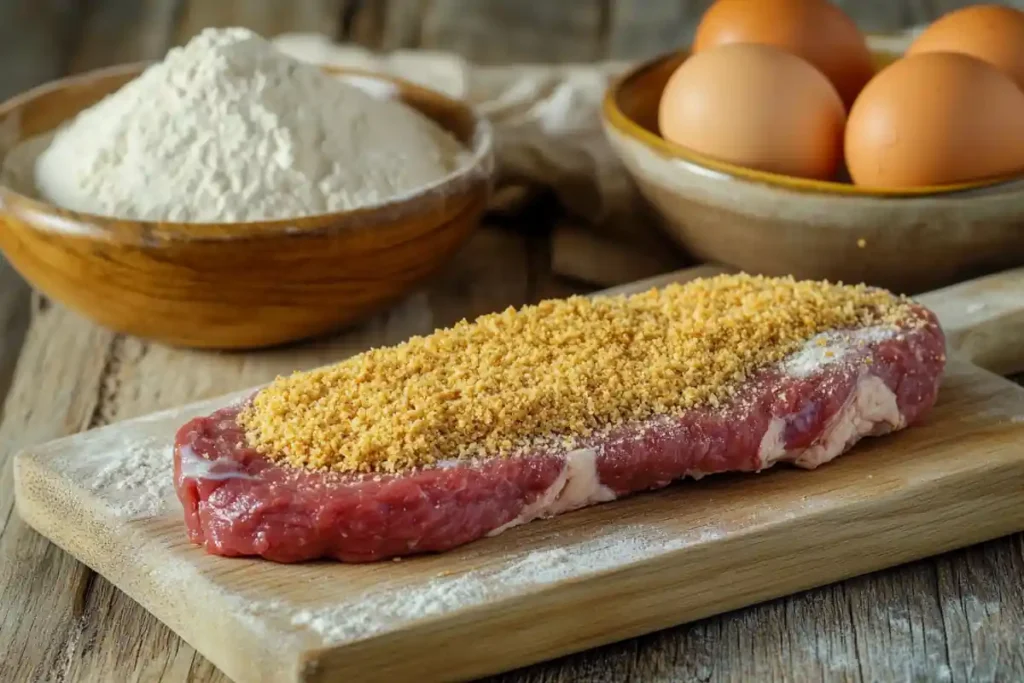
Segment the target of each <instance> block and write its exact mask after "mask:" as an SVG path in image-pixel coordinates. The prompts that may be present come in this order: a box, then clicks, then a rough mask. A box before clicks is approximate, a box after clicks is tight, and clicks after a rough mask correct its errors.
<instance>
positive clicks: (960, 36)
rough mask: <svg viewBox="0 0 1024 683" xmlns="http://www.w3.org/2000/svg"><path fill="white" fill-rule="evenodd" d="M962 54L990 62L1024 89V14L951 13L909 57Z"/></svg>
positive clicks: (990, 9)
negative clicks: (938, 53)
mask: <svg viewBox="0 0 1024 683" xmlns="http://www.w3.org/2000/svg"><path fill="white" fill-rule="evenodd" d="M926 52H960V53H963V54H965V55H971V56H972V57H977V58H978V59H980V60H982V61H984V62H988V63H989V64H991V65H992V66H994V67H996V68H997V69H999V70H1000V71H1002V72H1003V73H1005V74H1007V75H1008V76H1009V77H1010V78H1012V79H1013V80H1014V81H1016V82H1017V85H1019V86H1020V87H1021V88H1024V12H1021V11H1020V10H1016V9H1013V8H1011V7H1001V6H999V5H976V6H973V7H965V8H963V9H960V10H957V11H955V12H950V13H949V14H946V15H945V16H943V17H941V18H939V19H938V20H936V21H935V22H934V23H933V24H932V25H931V26H929V27H928V28H927V29H925V31H924V33H922V34H921V35H920V36H918V37H917V39H916V40H914V42H913V43H912V44H911V45H910V49H908V50H907V54H908V55H917V54H924V53H926Z"/></svg>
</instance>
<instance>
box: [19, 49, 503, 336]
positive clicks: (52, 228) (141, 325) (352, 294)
mask: <svg viewBox="0 0 1024 683" xmlns="http://www.w3.org/2000/svg"><path fill="white" fill-rule="evenodd" d="M146 66H147V65H145V64H135V65H125V66H118V67H112V68H108V69H102V70H99V71H94V72H90V73H86V74H83V75H79V76H74V77H70V78H66V79H62V80H59V81H55V82H52V83H49V84H46V85H43V86H40V87H38V88H35V89H33V90H31V91H28V92H26V93H24V94H22V95H19V96H17V97H15V98H13V99H11V100H9V101H7V102H6V103H4V104H2V105H0V163H2V162H3V160H4V159H5V158H6V157H7V155H8V154H9V153H10V152H11V151H12V150H13V149H14V148H15V147H16V146H17V145H19V143H21V142H24V141H26V140H29V139H32V138H36V136H40V135H43V134H46V133H48V132H50V131H53V130H55V129H57V128H58V127H60V126H61V125H62V124H63V123H65V122H67V121H68V120H70V119H72V118H73V117H74V116H75V115H76V114H78V113H79V112H81V111H82V110H84V109H86V108H88V107H90V106H91V105H93V104H95V103H96V102H98V101H99V100H100V99H102V98H103V97H105V96H106V95H108V94H110V93H112V92H114V91H115V90H117V89H118V88H120V87H121V86H122V85H124V84H125V83H127V82H128V81H130V80H131V79H133V78H134V77H136V76H137V75H138V74H140V73H141V72H142V70H143V69H144V68H145V67H146ZM325 70H326V71H328V72H329V73H332V74H335V75H337V76H338V77H340V78H343V79H347V80H351V81H353V82H355V83H356V84H357V85H362V86H364V87H367V86H369V87H367V89H368V90H369V91H370V92H372V93H375V94H376V96H381V97H394V98H396V99H398V100H400V101H402V102H404V103H405V104H407V105H409V106H411V107H412V108H414V109H416V110H418V111H419V112H421V113H422V114H424V115H425V116H427V117H428V118H430V119H432V120H433V121H435V122H436V123H437V124H439V125H440V126H441V127H442V128H444V129H445V130H447V131H449V132H450V133H451V134H452V135H453V136H454V137H455V138H456V139H458V140H459V141H460V142H462V143H463V144H464V145H465V146H466V148H467V149H468V150H469V155H468V156H469V158H468V161H467V162H466V163H464V164H463V165H462V166H460V168H459V169H458V170H457V171H455V172H454V173H452V174H450V175H449V176H447V177H446V178H444V179H442V180H441V181H439V182H437V183H434V184H432V185H430V186H428V187H424V188H423V189H422V190H418V191H417V192H415V193H414V194H410V195H406V196H402V197H399V198H396V199H394V200H392V201H389V202H387V203H384V204H379V205H374V206H369V207H366V208H359V209H355V210H351V211H344V212H337V213H328V214H322V215H315V216H308V217H301V218H295V219H289V220H272V221H259V222H240V223H165V222H146V221H133V220H121V219H116V218H108V217H103V216H95V215H88V214H83V213H78V212H74V211H68V210H64V209H61V208H58V207H55V206H53V205H51V204H48V203H46V202H43V201H40V200H38V199H36V198H34V197H32V196H31V193H30V192H28V191H25V190H26V188H25V187H24V184H23V183H22V184H21V185H17V184H15V183H13V182H3V183H0V249H2V251H3V253H4V254H5V255H6V257H7V258H8V260H9V261H10V262H11V264H12V265H13V266H14V268H15V269H16V270H17V271H18V272H19V273H21V275H22V276H23V277H24V278H25V279H26V280H28V281H29V282H30V283H31V284H32V285H33V286H34V287H36V288H37V289H38V290H40V291H41V292H43V293H44V294H46V295H47V296H49V297H51V298H53V299H55V300H57V301H59V302H61V303H62V304H64V305H66V306H67V307H68V308H70V309H72V310H74V311H77V312H79V313H81V314H82V315H84V316H86V317H88V318H90V319H92V320H93V321H95V322H97V323H99V324H101V325H104V326H106V327H108V328H110V329H113V330H115V331H117V332H121V333H125V334H132V335H137V336H140V337H145V338H148V339H153V340H156V341H160V342H163V343H167V344H171V345H178V346H187V347H195V348H218V349H237V348H255V347H264V346H272V345H277V344H281V343H285V342H290V341H295V340H298V339H303V338H307V337H312V336H316V335H320V334H324V333H327V332H331V331H334V330H337V329H339V328H342V327H344V326H346V325H349V324H352V323H355V322H357V321H359V320H360V319H363V318H365V317H367V316H368V315H370V314H372V313H374V312H376V311H379V310H381V309H382V308H384V307H386V306H387V305H389V304H390V303H393V302H394V301H396V300H397V299H399V298H400V297H401V296H403V295H404V294H406V293H407V292H409V291H410V290H411V289H412V288H414V287H415V286H416V285H417V284H419V283H420V282H421V281H422V280H424V279H425V278H426V277H428V276H429V275H431V274H432V273H434V272H435V271H436V270H438V269H439V268H440V267H441V266H442V265H443V264H444V263H446V262H447V261H448V259H449V258H450V257H451V256H453V255H454V253H455V252H456V251H457V250H458V248H459V247H460V246H461V245H462V244H463V243H464V242H465V241H466V239H467V238H468V237H469V235H470V234H471V233H472V231H473V229H474V228H475V227H476V225H477V224H478V222H479V219H480V216H481V215H482V214H483V212H484V209H485V208H486V205H487V200H488V197H489V194H490V191H491V187H492V182H493V175H494V158H493V151H492V133H491V128H490V125H489V124H488V123H487V121H486V120H484V119H482V118H480V117H478V116H477V115H475V114H474V112H473V111H472V109H471V108H470V107H468V106H467V105H465V104H464V103H461V102H458V101H456V100H453V99H450V98H448V97H446V96H444V95H442V94H439V93H437V92H433V91H430V90H427V89H425V88H422V87H419V86H417V85H413V84H411V83H409V82H406V81H403V80H401V79H397V78H392V77H389V76H382V75H376V74H370V73H366V72H361V71H358V70H350V69H338V68H333V67H331V68H325ZM11 177H12V176H9V177H8V178H6V179H5V180H10V178H11ZM15 188H17V189H15ZM19 190H22V191H19Z"/></svg>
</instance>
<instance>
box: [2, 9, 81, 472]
mask: <svg viewBox="0 0 1024 683" xmlns="http://www.w3.org/2000/svg"><path fill="white" fill-rule="evenodd" d="M79 15H80V3H78V2H76V1H75V0H42V1H37V2H24V1H22V0H0V100H5V99H7V98H8V97H11V96H12V95H15V94H17V93H19V92H21V91H23V90H27V89H28V88H31V87H33V86H36V85H39V84H40V83H43V82H45V81H48V80H51V79H53V78H57V77H58V76H60V75H61V74H63V73H64V71H65V69H66V68H67V62H68V57H69V48H70V46H72V45H73V44H74V41H75V35H76V25H77V23H78V21H79ZM28 310H29V288H28V285H26V284H25V282H24V281H23V280H22V279H21V278H20V277H19V276H18V274H17V273H15V272H14V270H13V269H12V268H11V267H10V265H8V264H7V262H6V261H5V260H4V258H3V256H0V325H2V327H0V417H2V416H3V405H4V398H5V397H6V395H7V389H8V387H9V385H10V382H11V375H12V373H13V372H14V366H15V364H16V363H17V358H18V353H19V351H20V349H21V344H22V340H23V339H24V337H25V330H26V328H27V326H28ZM0 449H2V447H0ZM0 457H2V454H0Z"/></svg>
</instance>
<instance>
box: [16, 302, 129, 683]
mask: <svg viewBox="0 0 1024 683" xmlns="http://www.w3.org/2000/svg"><path fill="white" fill-rule="evenodd" d="M113 338H114V336H113V335H112V334H111V333H109V332H106V331H104V330H100V329H97V328H96V327H94V326H93V325H90V324H89V323H87V322H85V321H83V320H81V319H80V318H78V317H77V316H73V315H71V314H69V313H67V312H65V311H64V310H63V309H60V308H56V307H50V308H47V309H45V310H42V311H39V312H38V313H37V314H36V315H35V316H34V318H33V321H32V325H31V327H30V329H29V334H28V337H27V339H26V342H25V346H24V349H23V351H22V354H21V359H20V362H19V364H18V369H17V372H16V374H15V379H14V383H13V385H12V388H11V392H10V395H9V396H8V400H7V407H6V411H5V414H4V417H3V422H2V423H0V652H3V653H4V656H3V657H0V680H3V681H34V680H62V677H63V676H64V675H65V673H66V671H67V669H68V668H69V667H70V666H71V664H72V661H73V658H74V657H75V656H76V652H77V648H78V646H79V645H80V644H81V634H82V630H83V626H82V623H83V621H82V620H83V619H88V618H89V616H88V615H83V613H82V608H83V605H84V602H85V596H86V593H87V592H88V590H89V586H90V584H91V580H92V573H91V572H90V571H89V570H88V569H86V567H85V566H84V565H81V564H79V563H78V562H77V561H76V560H74V559H73V558H72V557H71V556H69V555H67V554H65V553H64V552H62V551H60V550H59V549H58V548H56V547H55V546H54V545H52V544H51V543H50V542H49V541H47V540H46V539H45V538H43V537H42V536H39V535H38V534H36V533H35V532H34V531H32V530H31V529H30V528H29V527H28V526H27V525H26V524H25V523H24V522H22V521H21V519H20V518H19V517H18V516H17V514H15V513H14V495H13V492H14V486H13V478H12V471H11V466H10V462H9V461H10V459H11V456H12V455H13V454H14V452H15V451H17V450H19V449H20V448H22V447H24V446H27V445H29V444H35V443H40V442H43V441H48V440H50V439H55V438H57V437H59V436H63V435H65V434H71V433H74V432H77V431H80V430H82V429H85V428H87V427H88V426H89V424H90V422H91V421H92V418H93V413H94V411H95V409H96V405H97V401H98V400H99V397H100V393H101V390H102V378H103V374H104V370H105V367H106V364H107V363H106V361H107V351H108V349H109V348H110V345H111V343H112V341H113Z"/></svg>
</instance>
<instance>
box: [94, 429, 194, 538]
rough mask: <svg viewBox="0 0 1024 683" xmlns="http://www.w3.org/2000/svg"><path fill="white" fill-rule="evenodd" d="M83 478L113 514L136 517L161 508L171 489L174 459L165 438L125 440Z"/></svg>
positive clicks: (141, 516) (172, 488)
mask: <svg viewBox="0 0 1024 683" xmlns="http://www.w3.org/2000/svg"><path fill="white" fill-rule="evenodd" d="M107 455H108V456H109V457H108V458H107V460H108V461H107V462H106V463H105V464H104V465H103V466H102V467H100V468H99V469H98V470H96V472H95V474H94V476H93V477H92V479H91V480H89V481H87V482H86V485H87V486H88V487H89V489H90V490H92V491H94V492H95V493H96V494H97V495H99V496H100V497H102V498H103V499H104V501H105V502H106V503H107V504H108V505H109V506H110V510H111V511H112V512H113V513H114V514H115V515H116V516H117V517H124V518H129V519H138V518H144V517H153V516H155V515H158V514H160V513H161V512H163V511H164V509H165V506H166V503H167V500H168V499H169V498H170V497H171V496H172V495H173V493H174V460H173V452H172V449H171V447H170V446H169V445H168V443H167V441H166V439H155V438H154V439H147V440H144V441H136V442H129V443H126V444H124V445H123V447H121V448H116V449H113V450H111V451H110V452H109V453H108V454H107Z"/></svg>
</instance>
